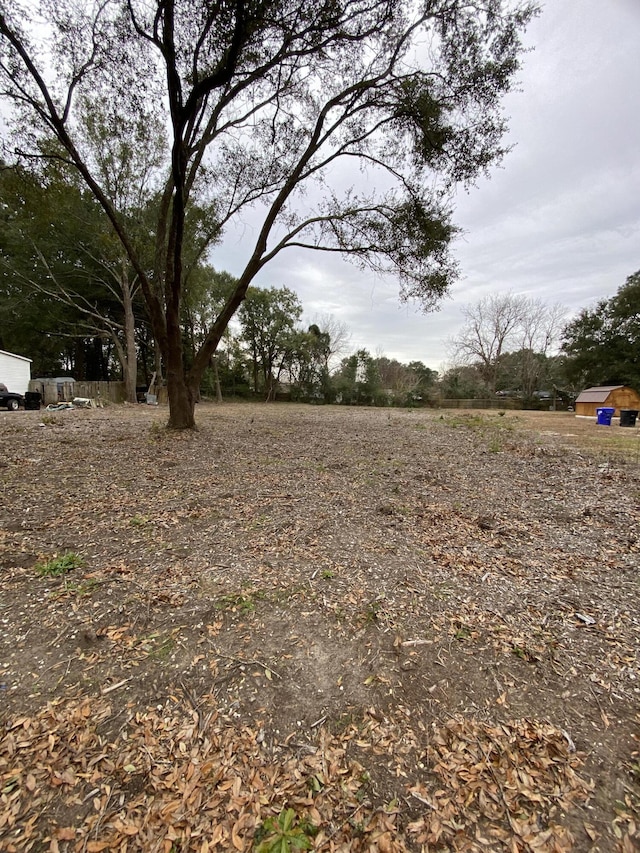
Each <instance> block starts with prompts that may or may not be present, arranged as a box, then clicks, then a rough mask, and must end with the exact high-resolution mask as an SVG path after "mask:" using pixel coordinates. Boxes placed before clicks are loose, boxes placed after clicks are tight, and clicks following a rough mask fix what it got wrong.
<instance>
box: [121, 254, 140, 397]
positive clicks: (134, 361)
mask: <svg viewBox="0 0 640 853" xmlns="http://www.w3.org/2000/svg"><path fill="white" fill-rule="evenodd" d="M123 266H124V265H123ZM121 284H122V304H123V307H124V337H125V350H126V359H125V362H123V364H122V372H123V373H124V382H125V388H126V392H127V402H128V403H137V402H138V399H137V396H136V385H137V379H138V352H137V349H136V320H135V317H134V314H133V300H132V298H131V286H130V285H129V281H128V279H127V277H126V271H125V270H124V269H123V271H122V281H121Z"/></svg>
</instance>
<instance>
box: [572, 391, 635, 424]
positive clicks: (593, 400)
mask: <svg viewBox="0 0 640 853" xmlns="http://www.w3.org/2000/svg"><path fill="white" fill-rule="evenodd" d="M605 406H608V407H610V408H612V409H615V410H616V411H615V416H616V417H619V416H620V409H638V410H639V411H640V394H638V392H637V391H634V390H633V388H627V386H626V385H600V386H597V387H595V388H585V390H584V391H582V392H581V393H580V394H579V395H578V397H577V399H576V415H590V416H592V417H594V418H595V417H596V409H600V408H602V407H605Z"/></svg>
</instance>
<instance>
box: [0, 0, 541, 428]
mask: <svg viewBox="0 0 640 853" xmlns="http://www.w3.org/2000/svg"><path fill="white" fill-rule="evenodd" d="M36 5H37V4H36V3H34V4H27V3H26V2H25V3H20V2H17V0H0V93H1V95H2V97H3V98H4V100H5V101H7V102H8V103H9V104H10V105H11V107H12V108H13V113H12V115H11V117H10V121H11V122H12V125H11V126H12V127H13V130H14V136H13V137H12V140H11V141H12V145H11V146H7V147H6V149H5V157H6V158H9V159H10V158H14V159H15V157H28V158H37V157H57V158H62V159H64V160H65V161H66V162H67V164H68V165H69V166H71V167H73V168H74V169H76V170H77V171H78V172H79V174H80V175H81V176H82V179H83V180H84V182H85V183H86V185H87V187H88V188H89V189H90V190H91V192H92V193H93V194H94V196H95V198H96V199H97V200H98V201H99V203H100V205H101V206H102V208H103V210H104V212H105V214H106V216H107V217H108V218H109V220H110V222H111V224H112V226H113V228H114V230H115V232H116V234H117V236H118V238H119V239H120V241H121V243H122V246H123V248H124V250H125V252H126V255H127V256H128V258H129V260H130V262H131V265H132V267H133V269H134V273H135V275H136V276H137V280H138V281H139V283H140V287H141V289H142V292H143V294H144V298H145V302H146V306H147V310H148V313H149V317H150V321H151V324H152V327H153V331H154V336H155V338H156V340H157V342H158V346H159V348H160V350H161V352H162V357H163V361H164V363H165V367H166V376H167V383H168V393H169V403H170V418H169V425H170V426H171V427H174V428H189V427H193V426H194V424H195V421H194V405H195V401H196V399H197V396H198V389H199V383H200V379H201V377H202V375H203V372H204V370H205V369H206V367H207V365H208V364H209V363H210V359H211V356H212V354H213V353H214V352H215V350H216V347H217V346H218V343H219V341H220V339H221V337H222V335H223V333H224V331H225V329H226V327H227V325H228V323H229V321H230V319H231V318H232V317H233V315H234V314H235V312H236V311H237V309H238V308H239V306H240V304H241V303H242V301H243V299H244V297H245V295H246V292H247V288H248V287H249V284H250V283H251V282H252V281H253V280H254V278H255V277H256V275H257V274H258V273H259V272H260V271H261V270H262V269H263V268H264V267H265V266H266V265H267V264H268V263H269V262H270V261H271V260H273V259H274V258H275V257H276V256H277V255H278V254H279V253H280V252H282V251H283V250H285V249H287V248H289V247H293V246H297V247H306V248H311V249H317V250H323V251H328V252H338V253H341V254H343V255H346V256H348V257H351V258H353V259H355V260H356V261H357V262H359V263H361V264H362V265H364V266H366V267H368V268H369V269H372V270H375V271H377V272H380V273H386V274H391V275H393V276H394V277H397V279H398V280H399V282H400V287H401V294H402V295H403V297H405V298H415V299H417V300H419V301H420V302H421V303H422V304H423V305H424V306H425V307H429V306H431V305H432V304H433V303H434V301H435V300H437V299H438V297H440V296H441V295H442V294H443V293H444V292H446V290H447V288H448V286H449V284H450V282H451V281H452V278H453V277H454V274H455V264H454V263H453V262H452V260H451V258H450V256H449V253H448V247H449V243H450V241H451V238H452V236H453V235H454V233H455V228H454V226H453V225H452V223H451V212H450V209H449V206H448V199H449V198H450V192H449V191H450V189H451V188H452V186H453V184H455V183H457V182H463V183H467V182H469V181H471V180H473V179H474V177H475V176H476V175H477V174H478V173H479V172H481V171H482V170H485V169H486V168H487V167H488V166H489V165H491V164H492V163H494V162H496V161H497V160H499V159H500V158H501V156H502V155H503V154H504V148H503V147H502V146H501V138H502V136H503V132H504V130H505V121H504V118H503V116H502V114H501V111H500V101H501V97H502V95H503V94H504V93H505V92H507V91H508V90H509V88H510V86H511V83H512V80H513V76H514V74H515V72H516V71H517V68H518V56H519V53H520V49H521V43H520V34H521V32H522V30H523V28H524V27H525V26H526V24H527V22H528V21H529V20H530V18H531V17H532V15H533V14H534V12H535V10H534V7H533V6H532V5H531V3H529V2H527V0H522V2H521V0H479V2H474V3H466V2H465V3H463V2H459V0H418V2H414V0H341V2H335V0H319V2H318V0H228V2H210V0H96V2H88V3H86V4H76V3H72V2H71V3H55V2H51V0H42V2H41V3H40V4H39V6H38V8H36ZM94 115H97V116H98V117H99V121H97V123H93V124H92V122H91V120H90V119H91V117H92V116H94ZM159 126H160V127H162V128H164V129H165V130H166V140H167V142H166V147H165V149H164V155H165V156H164V158H158V162H157V165H156V166H155V168H154V170H151V171H150V172H148V173H147V175H146V178H147V180H146V183H145V184H144V186H143V187H141V190H142V191H143V196H144V198H141V197H140V194H139V193H138V192H137V191H136V193H134V195H135V196H136V199H137V203H140V202H144V203H147V202H149V204H150V203H151V201H154V202H155V207H154V208H153V209H154V210H155V215H154V219H153V222H152V223H151V225H150V227H148V228H147V242H151V243H152V244H153V250H152V251H151V252H149V246H148V245H145V246H142V245H141V243H140V234H141V233H143V232H144V229H141V228H140V227H139V226H140V223H138V222H136V223H132V220H131V216H130V211H129V210H127V209H123V207H122V204H121V202H119V201H118V199H119V198H122V197H125V198H126V197H128V196H129V195H131V193H124V196H123V193H122V189H123V188H122V187H120V188H117V189H118V190H119V191H118V192H115V191H114V187H112V186H110V184H109V174H110V172H109V170H108V169H107V170H106V172H105V170H104V168H103V162H102V161H103V160H104V152H107V153H108V152H112V153H113V156H114V157H116V158H117V157H119V156H120V155H121V153H122V152H123V151H126V150H128V149H130V150H134V151H140V150H141V147H144V146H148V147H150V146H151V138H150V136H149V134H152V135H153V136H154V138H155V135H156V130H155V129H157V128H158V127H159ZM149 128H151V131H149V130H148V129H149ZM92 133H93V136H94V137H95V136H96V135H97V137H98V138H99V139H101V140H102V144H101V146H98V148H96V145H95V144H93V143H94V140H93V139H92V137H91V134H92ZM51 138H53V139H54V140H55V141H56V146H55V147H54V146H51V144H50V140H51ZM101 152H102V153H101ZM107 159H108V158H107ZM342 164H347V168H345V169H341V168H340V167H341V165H342ZM359 168H361V169H364V168H366V169H367V173H368V177H369V180H368V182H366V183H364V182H360V184H359V183H358V181H357V180H356V181H353V183H352V184H351V185H348V184H347V185H344V184H343V182H342V181H340V182H337V181H336V182H334V177H335V176H336V175H339V174H341V173H342V174H349V175H351V174H353V173H354V171H356V172H357V170H358V169H359ZM248 208H254V209H255V210H256V211H257V212H259V216H260V224H259V227H258V228H257V232H256V235H255V237H254V238H253V239H252V240H251V241H250V242H247V245H246V247H245V249H246V254H245V256H244V258H243V261H242V263H243V266H242V272H241V273H240V275H239V277H238V281H237V285H236V287H235V289H234V290H233V292H232V293H231V294H230V295H229V297H228V299H227V301H226V302H225V304H224V305H223V307H222V308H221V310H220V312H219V314H218V316H217V317H216V319H215V321H214V322H213V323H212V325H211V328H210V330H209V332H208V334H207V336H206V338H205V339H204V341H203V342H202V344H201V346H200V349H199V351H198V353H197V354H196V357H195V358H194V359H193V360H192V362H191V363H190V366H189V368H188V369H187V368H186V367H185V361H184V359H183V351H182V347H183V340H182V338H183V336H182V330H181V302H182V297H183V290H184V287H185V278H186V276H187V273H188V270H187V269H186V264H185V252H186V251H189V252H191V253H192V256H195V257H197V256H199V255H201V254H202V253H203V252H205V251H206V249H207V246H208V245H209V244H210V243H211V242H212V241H216V240H218V239H219V238H220V235H221V234H222V233H223V231H224V230H225V228H227V227H228V226H229V225H231V224H232V223H233V222H234V221H236V220H237V219H238V218H239V217H242V216H243V215H244V214H245V212H246V211H247V209H248ZM189 217H191V225H190V226H189ZM187 235H190V236H189V237H187ZM147 256H151V257H153V258H154V261H153V262H152V263H147V261H146V260H145V258H146V257H147Z"/></svg>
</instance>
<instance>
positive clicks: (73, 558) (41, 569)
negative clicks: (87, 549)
mask: <svg viewBox="0 0 640 853" xmlns="http://www.w3.org/2000/svg"><path fill="white" fill-rule="evenodd" d="M83 566H84V560H83V559H82V557H81V556H80V555H79V554H74V553H72V552H68V553H67V554H62V555H61V556H60V557H52V558H51V559H50V560H47V561H46V562H45V563H38V564H37V565H36V566H35V570H36V573H37V574H39V575H40V576H41V577H45V578H51V577H53V578H56V577H60V576H61V575H66V574H67V572H71V571H73V569H80V568H82V567H83Z"/></svg>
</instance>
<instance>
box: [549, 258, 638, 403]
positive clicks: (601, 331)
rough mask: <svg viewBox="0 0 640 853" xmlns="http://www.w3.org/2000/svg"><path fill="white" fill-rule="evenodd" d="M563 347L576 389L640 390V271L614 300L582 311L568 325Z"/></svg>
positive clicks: (566, 364)
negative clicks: (615, 387) (626, 387)
mask: <svg viewBox="0 0 640 853" xmlns="http://www.w3.org/2000/svg"><path fill="white" fill-rule="evenodd" d="M562 348H563V351H564V353H565V354H566V356H567V358H566V360H565V363H564V371H565V374H566V376H567V379H568V381H569V382H571V383H572V384H573V385H574V386H576V387H578V388H580V387H586V386H590V385H630V386H632V387H635V388H640V356H639V353H640V270H639V271H638V272H635V273H633V275H630V276H629V277H628V278H627V280H626V282H625V283H624V285H622V286H621V287H620V288H619V290H618V292H617V293H616V294H615V296H613V297H611V299H607V300H602V301H601V302H599V303H598V304H597V305H596V306H595V308H585V309H584V310H583V311H581V312H580V314H579V315H578V316H577V317H576V319H575V320H573V321H572V322H571V323H569V324H568V325H567V326H566V328H565V330H564V333H563V346H562Z"/></svg>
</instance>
